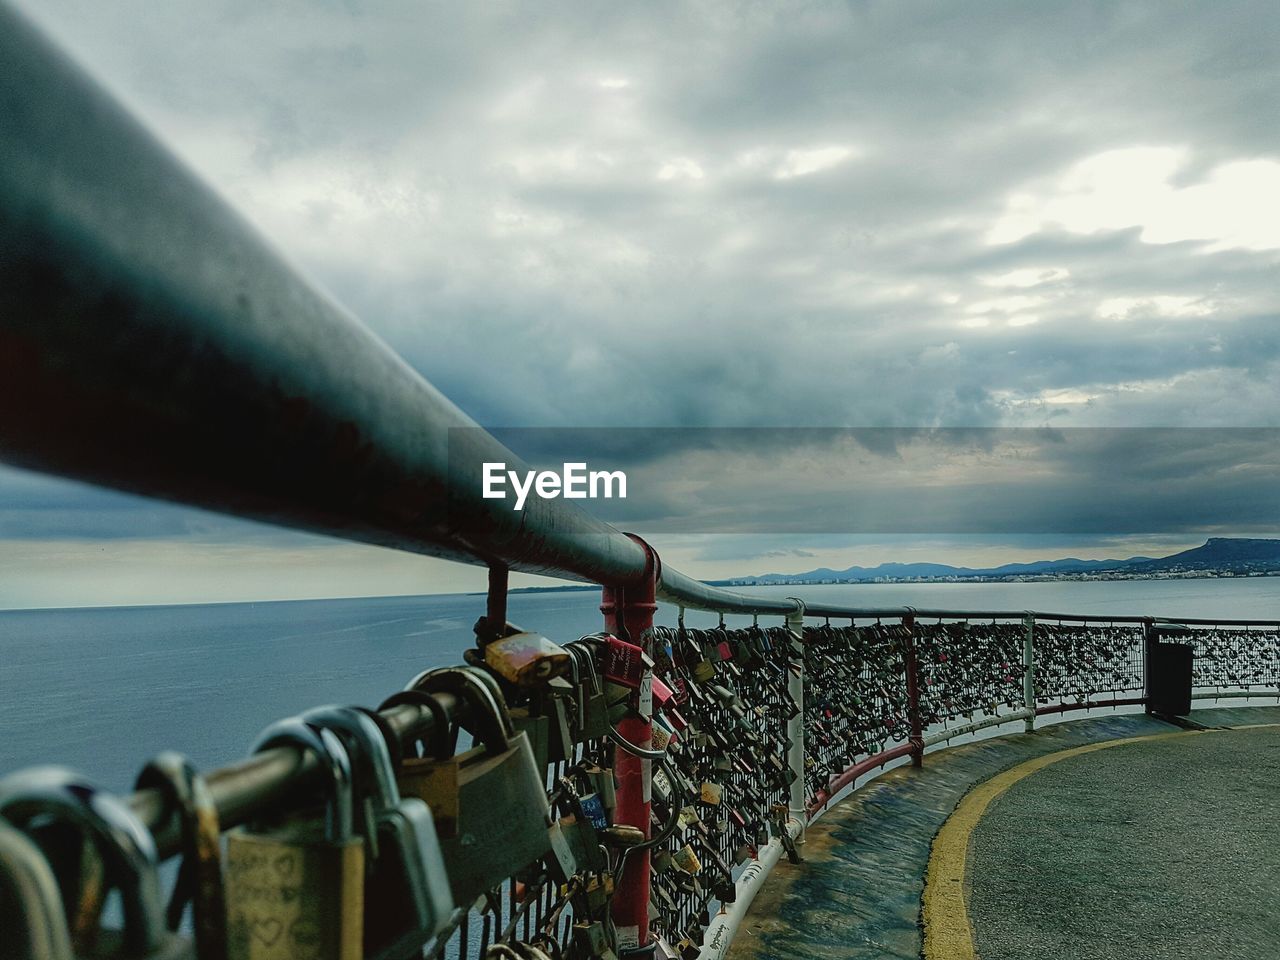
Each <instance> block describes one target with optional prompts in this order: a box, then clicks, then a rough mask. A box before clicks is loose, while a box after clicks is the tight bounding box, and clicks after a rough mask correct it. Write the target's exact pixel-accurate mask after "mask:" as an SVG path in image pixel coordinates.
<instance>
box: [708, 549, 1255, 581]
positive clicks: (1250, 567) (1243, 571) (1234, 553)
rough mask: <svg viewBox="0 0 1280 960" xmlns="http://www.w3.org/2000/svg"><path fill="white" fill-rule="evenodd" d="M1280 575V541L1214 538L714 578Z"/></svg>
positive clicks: (1002, 578)
mask: <svg viewBox="0 0 1280 960" xmlns="http://www.w3.org/2000/svg"><path fill="white" fill-rule="evenodd" d="M1274 576H1280V540H1263V539H1248V538H1242V537H1211V538H1210V539H1208V540H1206V541H1205V542H1204V543H1203V544H1202V545H1201V546H1199V547H1193V548H1192V549H1190V550H1183V551H1181V552H1179V553H1175V554H1171V555H1170V556H1167V557H1130V558H1128V559H1127V560H1080V559H1078V558H1076V557H1066V558H1064V559H1061V560H1039V561H1035V562H1033V563H1009V564H1004V565H1003V566H999V567H990V568H982V569H975V568H971V567H953V566H949V565H947V564H941V563H882V564H880V565H879V566H877V567H856V566H855V567H849V568H848V569H846V570H831V569H827V568H820V569H817V570H810V571H807V572H805V573H794V574H780V573H766V574H760V575H758V576H750V577H730V578H728V579H724V580H711V581H709V582H710V583H712V584H714V585H715V586H722V587H766V586H782V585H787V586H791V585H821V584H833V583H840V584H858V583H1043V582H1046V581H1053V580H1071V581H1089V580H1188V579H1196V580H1200V579H1217V578H1236V577H1274Z"/></svg>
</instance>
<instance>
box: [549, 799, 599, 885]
mask: <svg viewBox="0 0 1280 960" xmlns="http://www.w3.org/2000/svg"><path fill="white" fill-rule="evenodd" d="M557 826H558V827H559V831H560V835H561V838H562V839H563V840H564V843H565V845H566V846H567V847H568V849H569V853H570V854H571V855H572V857H573V860H574V864H575V866H576V867H577V870H578V871H580V872H586V873H599V872H601V871H602V870H604V869H605V868H606V867H607V866H608V861H607V860H606V859H605V851H604V850H603V849H602V848H601V846H600V834H599V833H598V832H597V831H596V828H595V827H593V826H592V825H591V824H590V823H589V822H588V821H587V820H586V819H585V818H584V817H581V816H579V815H578V814H576V813H570V814H568V815H566V816H563V817H561V818H560V820H559V821H558V823H557ZM553 853H554V850H553Z"/></svg>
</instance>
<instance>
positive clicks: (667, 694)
mask: <svg viewBox="0 0 1280 960" xmlns="http://www.w3.org/2000/svg"><path fill="white" fill-rule="evenodd" d="M676 706H677V704H676V694H675V691H674V690H672V689H671V687H670V686H668V685H667V683H666V681H664V680H663V679H662V678H661V677H659V676H656V675H655V676H654V678H653V709H654V710H655V711H656V712H658V713H663V714H665V713H666V712H667V711H669V710H674V709H675V708H676Z"/></svg>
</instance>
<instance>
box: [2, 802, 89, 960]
mask: <svg viewBox="0 0 1280 960" xmlns="http://www.w3.org/2000/svg"><path fill="white" fill-rule="evenodd" d="M0 936H3V943H0V947H3V956H4V957H6V958H7V960H72V955H71V935H70V934H69V933H68V932H67V915H66V911H65V909H64V908H63V906H62V894H61V892H59V890H58V880H57V878H56V877H54V875H53V870H52V869H51V868H50V867H49V862H48V861H47V860H45V858H44V854H43V853H41V852H40V848H39V847H37V846H36V845H35V843H34V842H32V840H31V839H30V838H29V837H28V836H27V835H26V834H25V833H23V832H22V831H21V830H19V829H18V828H17V827H13V826H10V825H9V823H8V822H7V821H5V820H3V819H0Z"/></svg>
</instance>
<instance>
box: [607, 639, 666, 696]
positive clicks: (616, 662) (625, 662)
mask: <svg viewBox="0 0 1280 960" xmlns="http://www.w3.org/2000/svg"><path fill="white" fill-rule="evenodd" d="M601 667H602V670H601V672H602V673H603V674H604V677H605V679H606V680H608V681H609V682H610V683H616V684H618V685H619V686H622V687H627V688H629V689H632V690H637V689H639V687H640V682H641V681H642V680H643V679H644V676H645V674H646V673H647V672H649V671H652V670H653V667H654V663H653V658H652V657H650V656H649V655H648V654H647V653H645V652H644V649H643V648H642V647H638V646H636V645H635V644H634V643H627V641H625V640H619V639H618V638H617V637H613V636H611V637H609V638H608V639H607V640H606V641H605V644H604V649H603V650H602V651H601Z"/></svg>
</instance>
